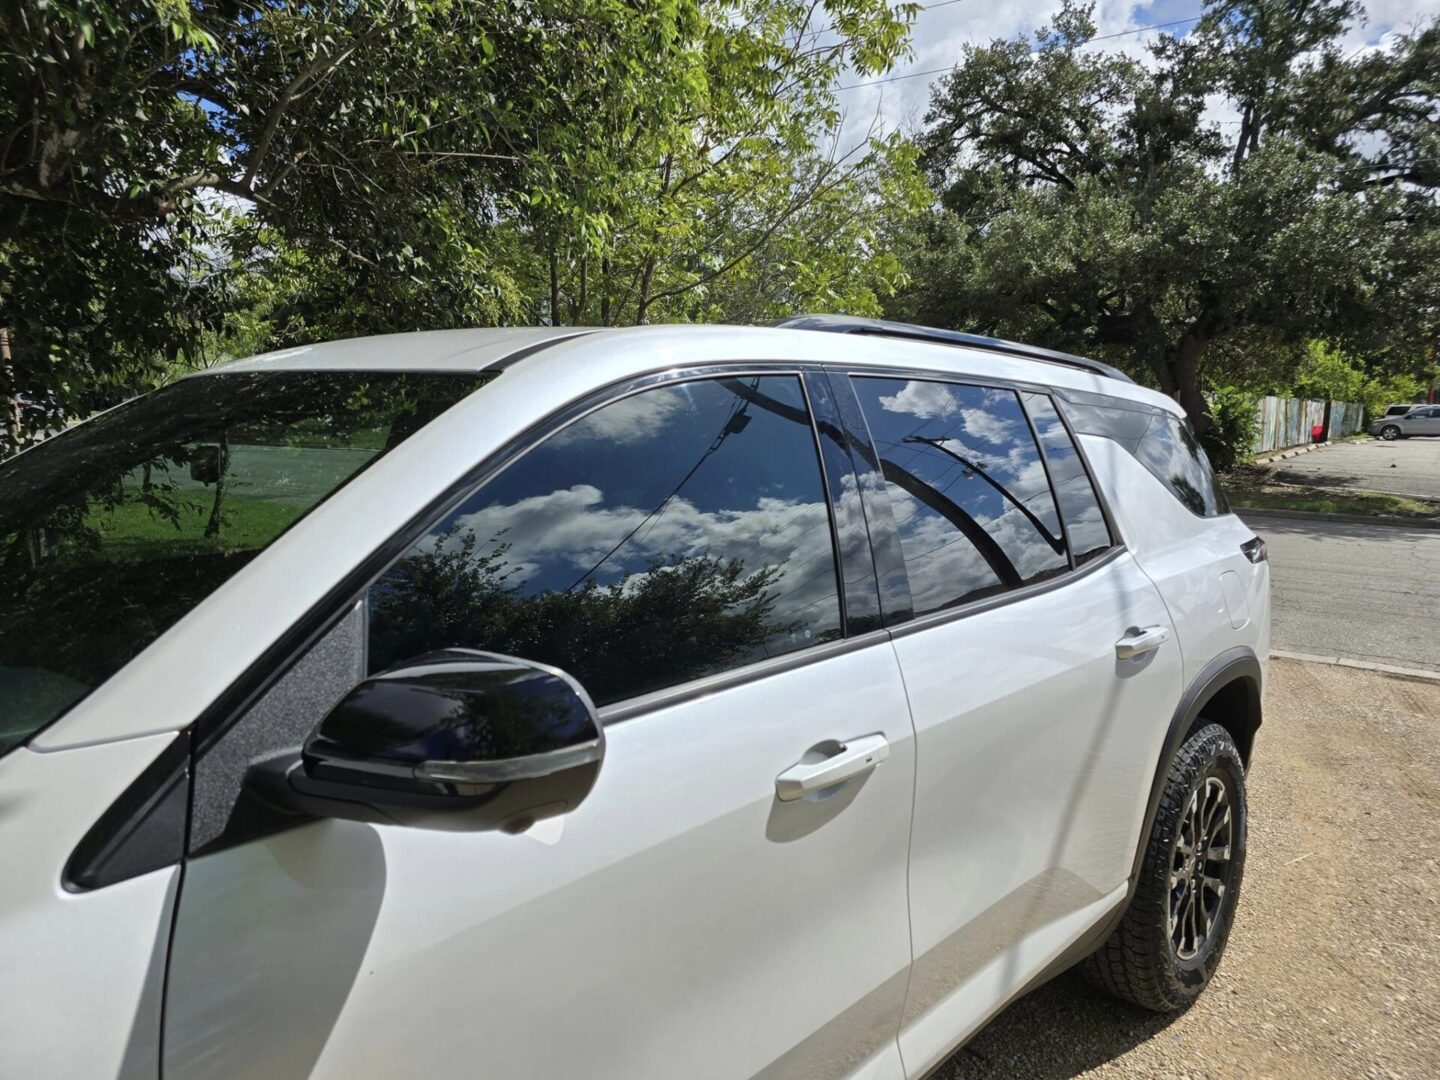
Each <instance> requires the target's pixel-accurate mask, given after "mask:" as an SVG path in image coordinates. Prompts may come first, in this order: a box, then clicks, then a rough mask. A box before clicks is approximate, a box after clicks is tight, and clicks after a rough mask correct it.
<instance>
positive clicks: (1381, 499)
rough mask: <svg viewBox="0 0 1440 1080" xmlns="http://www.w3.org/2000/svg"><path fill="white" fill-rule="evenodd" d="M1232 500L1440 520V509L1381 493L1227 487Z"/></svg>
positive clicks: (1286, 486) (1275, 506) (1243, 504)
mask: <svg viewBox="0 0 1440 1080" xmlns="http://www.w3.org/2000/svg"><path fill="white" fill-rule="evenodd" d="M1226 493H1227V494H1228V495H1229V496H1230V501H1231V502H1232V503H1233V504H1234V505H1236V506H1239V507H1248V508H1250V509H1252V510H1304V511H1308V512H1309V513H1312V514H1358V515H1361V516H1363V517H1411V518H1413V517H1440V506H1436V505H1435V504H1434V503H1428V502H1424V501H1422V500H1420V499H1407V498H1405V496H1403V495H1386V494H1384V493H1382V492H1378V491H1332V490H1328V489H1326V488H1310V487H1298V486H1295V485H1291V484H1240V485H1226Z"/></svg>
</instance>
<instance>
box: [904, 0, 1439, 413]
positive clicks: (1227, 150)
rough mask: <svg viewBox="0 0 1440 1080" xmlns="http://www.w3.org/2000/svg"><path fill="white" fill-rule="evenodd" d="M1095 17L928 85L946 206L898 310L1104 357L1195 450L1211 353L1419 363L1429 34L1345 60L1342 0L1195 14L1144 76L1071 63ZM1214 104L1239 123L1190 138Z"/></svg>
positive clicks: (1432, 30)
mask: <svg viewBox="0 0 1440 1080" xmlns="http://www.w3.org/2000/svg"><path fill="white" fill-rule="evenodd" d="M1090 10H1091V9H1090V8H1089V7H1085V6H1079V5H1076V4H1074V3H1068V4H1067V5H1066V7H1065V9H1064V10H1063V11H1062V13H1061V14H1060V15H1059V16H1057V18H1056V19H1055V22H1054V24H1053V25H1052V26H1051V27H1049V28H1047V29H1045V30H1042V31H1041V32H1040V33H1039V34H1038V38H1037V42H1036V43H1035V44H1034V45H1032V43H1031V42H1030V41H1029V40H1028V39H1026V38H1019V39H1015V40H1012V41H996V42H994V43H992V44H990V45H985V46H980V47H967V48H966V50H965V54H964V58H963V60H962V61H961V62H960V64H959V65H958V66H957V67H956V68H955V70H954V72H953V73H952V74H951V75H949V76H948V77H946V78H945V79H943V80H942V81H941V83H940V84H939V86H938V87H937V88H936V90H935V92H934V95H933V98H932V104H931V109H930V112H929V114H928V117H927V122H928V125H929V126H928V127H927V129H926V131H925V133H924V136H923V139H922V145H923V147H924V151H925V155H926V158H925V160H926V164H927V167H928V169H929V172H930V175H931V178H932V182H933V183H934V184H935V186H936V188H937V189H938V190H939V192H940V194H941V201H942V204H943V212H942V213H940V214H939V215H937V217H936V218H935V220H934V221H933V222H932V223H931V224H930V226H929V229H928V242H927V243H926V245H925V246H924V250H923V251H922V252H921V253H919V254H918V255H917V257H916V258H915V260H914V266H913V267H912V275H911V276H912V279H913V281H914V282H915V283H916V284H915V286H914V287H913V289H912V290H910V291H909V292H907V293H906V295H905V296H904V297H903V298H902V300H901V301H899V302H898V303H897V304H895V305H894V309H895V310H897V311H899V312H901V313H903V314H905V315H908V316H912V317H918V318H921V319H924V320H927V321H938V322H939V323H941V324H942V325H961V326H967V327H973V328H976V329H980V330H985V331H990V332H999V333H1005V334H1010V335H1014V336H1020V337H1025V338H1028V339H1032V340H1038V341H1041V342H1044V343H1046V344H1050V345H1054V346H1057V347H1061V348H1069V349H1073V350H1080V351H1089V352H1093V353H1096V354H1099V355H1101V356H1105V357H1107V358H1109V359H1112V360H1114V361H1116V362H1118V363H1119V364H1121V365H1122V366H1124V367H1126V368H1128V369H1130V370H1131V371H1132V372H1137V373H1141V374H1143V375H1144V376H1145V377H1147V379H1150V380H1153V381H1154V382H1155V383H1156V384H1158V385H1159V386H1160V387H1161V388H1162V389H1163V390H1164V391H1165V392H1167V393H1169V394H1171V395H1173V396H1175V397H1176V398H1177V399H1178V400H1179V402H1180V403H1181V404H1182V405H1183V406H1184V407H1185V408H1186V410H1187V411H1188V412H1189V413H1190V415H1191V416H1192V417H1193V418H1194V420H1195V422H1196V426H1197V428H1198V429H1200V431H1201V432H1202V433H1204V432H1205V431H1206V429H1207V428H1208V427H1209V423H1210V418H1209V411H1208V406H1207V404H1206V402H1205V398H1204V396H1203V394H1202V387H1203V386H1204V384H1205V381H1206V373H1207V368H1208V366H1209V365H1210V364H1211V363H1212V358H1213V357H1215V356H1216V355H1217V354H1220V355H1221V356H1222V358H1223V354H1224V351H1225V350H1224V348H1223V346H1224V345H1225V343H1226V342H1227V341H1230V342H1233V341H1235V340H1237V339H1240V340H1246V339H1248V340H1250V341H1259V342H1261V343H1263V345H1264V346H1265V348H1266V349H1267V350H1269V351H1270V353H1269V354H1270V355H1271V356H1274V355H1276V351H1277V350H1284V349H1287V348H1288V349H1290V350H1294V349H1296V347H1297V346H1299V345H1300V344H1301V343H1303V342H1304V341H1306V340H1309V339H1310V338H1313V337H1317V336H1326V337H1330V338H1333V339H1334V340H1336V341H1337V342H1339V343H1341V344H1345V345H1350V346H1353V347H1355V348H1357V349H1359V350H1363V351H1364V352H1365V354H1366V355H1369V356H1374V357H1376V358H1377V360H1383V361H1387V362H1390V363H1393V364H1397V365H1402V366H1403V365H1409V364H1413V363H1414V362H1415V359H1416V357H1417V356H1419V355H1420V354H1421V352H1422V350H1423V349H1424V348H1425V346H1426V343H1428V341H1429V340H1433V335H1434V333H1435V331H1436V328H1437V297H1440V292H1437V291H1436V289H1435V285H1436V283H1437V277H1436V269H1435V255H1436V254H1437V245H1440V228H1437V223H1440V217H1437V206H1436V200H1435V189H1436V188H1437V186H1440V154H1437V146H1436V142H1435V140H1436V125H1435V122H1434V121H1435V115H1436V107H1437V100H1440V29H1437V28H1436V27H1435V26H1426V27H1423V28H1421V29H1418V30H1416V31H1414V32H1413V33H1411V34H1409V35H1407V36H1404V37H1402V38H1401V39H1400V40H1399V41H1398V42H1397V43H1396V44H1395V45H1394V46H1393V47H1392V48H1390V49H1389V50H1388V51H1384V52H1375V53H1371V54H1369V55H1367V56H1366V57H1364V58H1363V59H1356V58H1354V57H1353V56H1347V55H1346V54H1344V53H1342V52H1341V51H1340V49H1339V46H1338V42H1339V39H1340V35H1341V34H1342V32H1343V31H1344V30H1345V28H1346V27H1347V26H1348V25H1349V24H1350V23H1351V22H1352V21H1353V20H1354V19H1355V18H1356V17H1357V13H1358V8H1357V5H1356V4H1355V3H1352V2H1350V0H1319V2H1316V3H1308V4H1288V5H1281V4H1275V3H1273V2H1272V0H1210V2H1209V3H1208V4H1207V5H1206V9H1205V15H1204V18H1203V19H1202V20H1201V21H1200V23H1199V24H1198V26H1197V27H1196V29H1195V31H1194V32H1193V33H1192V34H1190V35H1187V36H1186V37H1185V38H1183V39H1176V38H1173V37H1169V36H1165V37H1162V38H1161V39H1160V41H1159V42H1158V43H1157V44H1155V45H1154V46H1152V48H1151V53H1152V57H1151V62H1150V63H1142V62H1141V61H1139V60H1137V59H1134V58H1131V57H1129V56H1126V55H1123V54H1119V53H1113V52H1104V51H1099V50H1094V49H1082V48H1080V46H1081V45H1083V44H1084V43H1085V42H1086V41H1088V40H1089V39H1090V37H1091V36H1092V35H1093V33H1094V26H1093V24H1092V22H1091V20H1090ZM1215 95H1219V96H1220V97H1221V98H1223V99H1224V100H1225V102H1226V103H1228V104H1229V105H1230V106H1232V107H1233V108H1234V109H1235V111H1236V112H1237V114H1238V116H1239V120H1238V122H1236V123H1234V124H1219V125H1217V124H1213V123H1210V122H1208V121H1207V120H1206V110H1207V105H1208V104H1210V103H1211V102H1213V98H1214V96H1215ZM1292 355H1293V354H1292Z"/></svg>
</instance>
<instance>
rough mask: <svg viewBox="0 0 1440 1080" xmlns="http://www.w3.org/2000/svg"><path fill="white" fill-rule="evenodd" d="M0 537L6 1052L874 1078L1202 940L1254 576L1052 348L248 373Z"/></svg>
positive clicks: (519, 351) (391, 362)
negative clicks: (1048, 998) (1013, 1009)
mask: <svg viewBox="0 0 1440 1080" xmlns="http://www.w3.org/2000/svg"><path fill="white" fill-rule="evenodd" d="M817 330H823V331H838V332H816V331H817ZM0 543H3V549H0V550H3V555H0V560H3V561H0V709H3V713H0V852H3V854H4V873H3V874H0V971H3V972H4V973H5V985H4V999H3V1006H0V1075H3V1076H7V1077H12V1076H13V1077H25V1078H27V1080H36V1078H47V1077H56V1078H67V1080H69V1078H75V1077H100V1076H123V1077H141V1076H156V1075H158V1074H159V1073H161V1072H162V1071H163V1074H164V1076H165V1077H167V1078H168V1080H189V1078H193V1077H227V1078H231V1077H264V1078H268V1080H273V1078H276V1077H303V1076H319V1077H337V1078H346V1080H353V1078H356V1077H384V1078H393V1077H400V1076H425V1075H435V1076H439V1075H453V1074H464V1075H478V1076H485V1077H495V1078H508V1077H522V1078H530V1077H536V1078H540V1077H562V1076H568V1077H585V1078H597V1077H598V1078H616V1080H639V1078H644V1077H665V1078H668V1077H675V1076H685V1077H694V1078H709V1077H714V1078H732V1077H751V1076H764V1077H796V1076H803V1077H864V1078H867V1080H884V1078H900V1077H920V1076H923V1075H924V1074H925V1073H926V1072H927V1071H928V1070H930V1069H932V1068H933V1067H934V1066H936V1065H937V1064H938V1063H940V1062H941V1061H943V1060H944V1059H945V1058H946V1056H947V1055H949V1054H950V1053H951V1052H953V1051H954V1049H955V1048H956V1047H957V1046H958V1045H959V1044H960V1043H962V1042H963V1041H964V1040H965V1039H966V1038H967V1037H969V1036H970V1035H971V1034H972V1033H974V1032H975V1031H976V1030H977V1029H979V1028H980V1027H981V1026H982V1025H983V1024H984V1023H985V1022H986V1021H987V1019H989V1018H990V1017H991V1016H993V1015H994V1014H995V1013H996V1012H997V1011H998V1010H1000V1009H1001V1008H1003V1007H1004V1006H1005V1004H1006V1003H1007V1002H1009V1001H1011V1000H1012V999H1013V998H1015V997H1016V996H1017V995H1019V994H1021V993H1023V992H1024V991H1025V990H1026V989H1027V988H1029V987H1032V986H1034V985H1036V984H1037V983H1038V982H1039V981H1041V980H1044V979H1046V978H1048V977H1050V976H1051V975H1053V974H1055V973H1057V972H1059V971H1061V970H1063V969H1065V968H1067V967H1069V966H1071V965H1074V964H1076V963H1077V962H1080V961H1082V960H1086V963H1087V967H1088V970H1089V971H1090V972H1091V974H1092V975H1093V976H1094V978H1095V979H1096V980H1097V981H1098V982H1099V983H1100V984H1101V985H1102V986H1104V987H1106V988H1108V989H1110V990H1112V991H1114V992H1115V993H1117V994H1119V995H1120V996H1122V997H1125V998H1128V999H1129V1000H1131V1001H1134V1002H1138V1003H1139V1004H1141V1005H1143V1006H1146V1007H1148V1008H1152V1009H1161V1010H1164V1009H1174V1008H1178V1007H1183V1006H1184V1005H1186V1004H1187V1003H1189V1002H1190V1001H1192V1000H1193V999H1194V998H1195V996H1196V995H1197V994H1199V993H1200V991H1201V990H1202V989H1203V988H1204V986H1205V984H1206V982H1207V981H1208V980H1209V978H1210V977H1211V975H1212V974H1213V972H1214V971H1215V968H1216V965H1217V964H1218V963H1219V961H1220V956H1221V953H1222V951H1223V950H1224V947H1225V942H1226V937H1227V935H1228V932H1229V929H1230V926H1231V921H1232V919H1233V917H1234V914H1235V908H1236V904H1237V901H1238V898H1239V892H1240V882H1241V874H1242V871H1243V867H1244V860H1245V836H1246V802H1245V781H1244V774H1245V767H1246V764H1247V762H1248V760H1249V757H1250V753H1251V748H1252V745H1253V742H1254V739H1255V734H1256V730H1257V728H1258V727H1259V724H1260V719H1261V716H1260V702H1261V698H1262V691H1263V686H1264V679H1265V671H1266V657H1267V654H1268V634H1269V577H1268V567H1267V563H1266V561H1265V548H1264V545H1263V543H1261V542H1260V540H1259V539H1258V538H1256V537H1254V536H1253V535H1252V534H1251V532H1250V530H1249V529H1247V528H1246V527H1245V526H1244V525H1243V524H1242V523H1241V522H1240V521H1239V520H1238V519H1237V518H1236V517H1235V516H1233V515H1232V514H1230V513H1229V512H1228V510H1227V508H1226V505H1225V502H1224V499H1223V496H1222V495H1221V493H1220V492H1219V491H1218V490H1217V488H1216V486H1215V482H1214V480H1213V478H1212V476H1211V473H1210V469H1209V467H1208V465H1207V464H1206V461H1205V458H1204V455H1203V454H1202V452H1201V451H1200V449H1199V448H1198V446H1197V445H1196V443H1195V441H1194V438H1193V437H1192V435H1191V434H1190V430H1189V428H1188V426H1187V424H1186V422H1185V419H1184V416H1183V414H1182V413H1181V412H1180V411H1179V410H1178V409H1177V407H1176V406H1175V404H1174V402H1172V401H1171V400H1170V399H1169V398H1167V397H1164V396H1162V395H1161V394H1159V393H1156V392H1153V391H1150V390H1146V389H1143V388H1141V387H1139V386H1136V385H1134V384H1133V383H1131V382H1130V381H1129V380H1127V379H1125V377H1124V376H1123V375H1120V374H1119V373H1118V372H1114V371H1112V370H1111V369H1108V368H1106V367H1104V366H1103V365H1100V364H1096V363H1094V362H1092V361H1087V360H1082V359H1079V358H1076V357H1069V356H1064V355H1061V354H1057V353H1050V352H1046V351H1044V350H1039V349H1031V348H1027V347H1024V346H1019V345H1012V344H1009V343H1004V342H999V341H995V340H993V339H988V338H978V337H969V336H966V335H960V334H953V333H946V332H940V331H931V330H927V329H925V328H919V327H907V326H900V325H896V324H889V323H878V322H867V321H864V320H846V319H840V318H825V317H814V318H801V319H797V320H792V321H791V323H790V324H789V325H788V326H784V327H777V328H740V327H717V326H656V327H642V328H635V329H613V330H600V331H591V330H585V329H579V328H576V329H543V328H542V329H507V330H473V331H469V330H467V331H444V332H435V333H421V334H400V335H395V336H391V337H378V338H368V339H359V340H352V341H341V342H335V343H331V344H326V345H316V346H313V347H305V348H295V349H289V350H286V351H283V352H278V353H272V354H269V355H266V356H260V357H256V358H254V359H250V360H243V361H240V362H237V363H233V364H229V365H226V366H223V367H219V368H216V369H214V370H211V371H208V372H205V373H203V374H197V375H194V376H192V377H189V378H185V379H183V380H180V381H179V382H176V383H174V384H173V385H171V386H168V387H166V388H165V389H162V390H159V391H157V392H155V393H153V394H150V395H147V396H145V397H142V398H139V399H136V400H134V401H131V402H129V403H127V404H125V405H121V406H119V407H118V408H115V409H113V410H111V411H109V412H107V413H104V414H102V415H100V416H98V417H96V418H94V419H93V420H90V421H88V422H87V423H84V424H81V425H79V426H77V427H75V428H73V429H71V430H69V431H67V432H65V433H64V434H62V435H59V436H57V437H56V438H54V439H52V440H50V441H48V442H46V443H43V444H41V445H39V446H37V447H35V448H33V449H31V450H29V451H27V452H26V453H24V454H21V455H20V456H18V457H16V458H14V459H12V460H10V461H9V462H7V463H6V464H5V465H4V466H3V467H0ZM1087 957H1088V960H1087V959H1086V958H1087Z"/></svg>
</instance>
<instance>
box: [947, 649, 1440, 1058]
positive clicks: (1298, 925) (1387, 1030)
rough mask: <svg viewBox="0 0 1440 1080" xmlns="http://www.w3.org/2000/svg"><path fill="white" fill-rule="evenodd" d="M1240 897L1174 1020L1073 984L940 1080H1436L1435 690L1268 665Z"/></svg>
mask: <svg viewBox="0 0 1440 1080" xmlns="http://www.w3.org/2000/svg"><path fill="white" fill-rule="evenodd" d="M1270 671H1271V683H1270V687H1269V691H1268V694H1267V700H1266V715H1265V725H1264V727H1263V728H1262V729H1261V731H1260V736H1259V739H1258V741H1257V745H1256V750H1255V759H1254V761H1253V763H1252V767H1251V771H1250V777H1249V790H1250V849H1249V855H1248V860H1247V863H1246V872H1245V883H1244V891H1243V893H1242V895H1241V900H1240V910H1239V914H1238V918H1237V921H1236V925H1235V930H1234V933H1233V934H1232V935H1231V938H1230V943H1229V947H1228V949H1227V950H1226V954H1225V957H1224V960H1223V961H1222V963H1221V965H1220V970H1219V972H1218V973H1217V975H1216V977H1215V980H1214V981H1213V982H1212V983H1211V984H1210V987H1209V989H1208V990H1207V991H1206V992H1205V994H1204V995H1202V997H1201V998H1200V1000H1199V1002H1198V1003H1197V1004H1196V1005H1195V1006H1194V1007H1193V1008H1191V1009H1190V1010H1189V1011H1188V1012H1185V1013H1184V1014H1182V1015H1179V1016H1172V1017H1162V1016H1156V1015H1154V1014H1151V1013H1147V1012H1144V1011H1142V1010H1138V1009H1135V1008H1133V1007H1131V1006H1128V1005H1125V1004H1122V1003H1119V1002H1115V1001H1112V1000H1110V999H1108V998H1105V997H1103V996H1100V995H1098V994H1097V993H1095V992H1093V991H1091V990H1090V989H1089V988H1088V986H1086V984H1084V983H1083V982H1082V981H1081V980H1080V979H1079V978H1078V977H1077V976H1076V975H1075V974H1074V973H1071V974H1069V975H1066V976H1063V977H1062V978H1061V979H1059V980H1057V981H1056V982H1054V983H1051V984H1049V985H1048V986H1044V987H1041V988H1040V989H1039V990H1036V991H1035V992H1033V993H1031V994H1030V995H1029V996H1027V997H1025V998H1022V999H1021V1000H1020V1001H1018V1002H1016V1003H1015V1004H1014V1005H1012V1006H1011V1007H1010V1008H1009V1009H1008V1010H1006V1011H1005V1012H1004V1013H1002V1014H1001V1015H1000V1016H999V1017H997V1018H996V1019H995V1021H994V1022H993V1023H991V1024H990V1025H989V1027H987V1028H986V1029H985V1030H984V1031H982V1032H981V1033H980V1034H979V1035H977V1036H976V1037H975V1038H974V1039H973V1040H972V1041H971V1042H970V1044H969V1045H968V1046H966V1047H965V1048H964V1049H962V1050H961V1051H960V1052H959V1053H957V1054H956V1055H955V1056H954V1057H953V1058H951V1060H950V1061H949V1062H947V1063H946V1065H945V1066H943V1067H942V1068H941V1070H940V1071H939V1072H938V1073H937V1077H938V1078H943V1080H962V1078H963V1080H972V1078H977V1080H978V1078H982V1077H983V1078H991V1077H1007V1078H1011V1077H1014V1078H1027V1080H1029V1078H1034V1080H1051V1078H1055V1080H1059V1078H1063V1077H1077V1076H1105V1077H1116V1076H1126V1077H1160V1076H1164V1077H1172V1078H1186V1077H1189V1078H1201V1077H1204V1078H1221V1077H1246V1078H1250V1077H1275V1078H1279V1077H1287V1078H1289V1077H1294V1078H1297V1080H1300V1078H1304V1080H1316V1078H1321V1077H1337V1078H1338V1077H1344V1078H1347V1080H1348V1078H1352V1077H1385V1078H1392V1077H1406V1078H1409V1077H1416V1078H1426V1080H1431V1078H1435V1077H1440V683H1421V682H1409V681H1405V680H1402V679H1396V678H1392V677H1389V676H1384V675H1378V674H1374V673H1371V672H1366V671H1356V670H1349V669H1345V668H1340V667H1330V666H1323V665H1318V664H1305V663H1299V662H1295V661H1285V660H1273V661H1271V667H1270Z"/></svg>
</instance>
